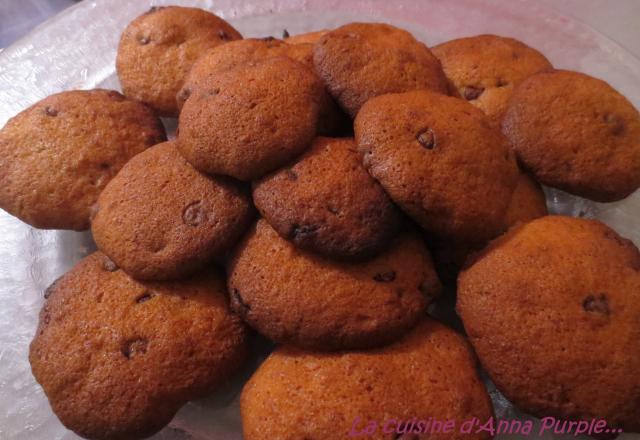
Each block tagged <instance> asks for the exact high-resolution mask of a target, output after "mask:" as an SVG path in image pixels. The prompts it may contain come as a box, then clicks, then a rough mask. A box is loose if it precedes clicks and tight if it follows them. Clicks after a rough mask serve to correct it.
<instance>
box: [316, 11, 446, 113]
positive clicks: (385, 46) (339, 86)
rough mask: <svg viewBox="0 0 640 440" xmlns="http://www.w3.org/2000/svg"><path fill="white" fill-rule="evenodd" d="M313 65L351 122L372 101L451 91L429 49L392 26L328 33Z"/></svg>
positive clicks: (349, 27)
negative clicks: (388, 96) (413, 92)
mask: <svg viewBox="0 0 640 440" xmlns="http://www.w3.org/2000/svg"><path fill="white" fill-rule="evenodd" d="M314 62H315V66H316V71H317V72H318V73H319V74H320V76H321V77H322V79H323V80H324V82H325V84H326V85H327V88H328V90H329V92H330V93H331V95H332V96H333V97H334V98H335V99H336V101H338V103H339V104H340V105H341V106H342V108H343V109H344V110H345V111H346V112H347V113H348V114H349V115H351V117H355V115H356V113H358V110H360V107H362V105H363V104H364V103H365V102H366V101H367V100H368V99H370V98H373V97H374V96H378V95H384V94H386V93H399V92H407V91H409V90H417V89H431V90H433V91H436V92H440V93H444V94H446V93H447V91H448V85H447V79H446V77H445V75H444V73H443V71H442V67H441V66H440V62H439V61H438V59H437V58H436V57H435V56H433V54H432V53H431V51H430V50H429V49H428V48H427V46H425V45H424V44H422V43H421V42H419V41H418V40H416V39H415V38H413V36H412V35H411V34H410V33H409V32H407V31H404V30H402V29H398V28H396V27H393V26H391V25H388V24H382V23H351V24H347V25H344V26H341V27H339V28H337V29H335V30H333V31H331V32H328V33H326V34H325V35H324V36H323V37H322V38H321V39H320V41H318V42H317V43H316V46H315V50H314Z"/></svg>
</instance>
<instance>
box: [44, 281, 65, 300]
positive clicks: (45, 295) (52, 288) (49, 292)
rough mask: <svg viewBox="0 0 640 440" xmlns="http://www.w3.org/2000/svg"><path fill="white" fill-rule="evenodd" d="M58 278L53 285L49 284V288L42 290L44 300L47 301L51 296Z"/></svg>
mask: <svg viewBox="0 0 640 440" xmlns="http://www.w3.org/2000/svg"><path fill="white" fill-rule="evenodd" d="M60 278H62V277H60ZM60 278H58V279H56V280H55V281H54V282H53V283H51V284H50V285H49V287H47V288H46V289H45V290H44V295H43V296H44V299H48V298H49V297H50V296H51V294H52V293H53V291H54V290H55V288H56V285H57V284H58V282H59V281H60Z"/></svg>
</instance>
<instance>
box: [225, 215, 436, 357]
mask: <svg viewBox="0 0 640 440" xmlns="http://www.w3.org/2000/svg"><path fill="white" fill-rule="evenodd" d="M228 277H229V278H228V281H227V285H228V288H229V294H230V297H231V306H232V308H233V309H234V310H235V311H236V313H238V314H239V315H241V316H242V317H243V319H244V320H245V322H247V323H248V324H249V325H250V326H252V327H254V328H255V329H256V330H258V331H259V332H260V333H262V334H263V335H265V336H267V337H268V338H270V339H272V340H274V341H276V342H279V343H287V344H294V345H297V346H302V347H308V348H313V349H318V350H335V349H347V348H362V347H371V346H376V345H382V344H385V343H388V342H391V341H393V340H395V339H397V338H398V337H400V336H401V335H402V334H404V333H406V332H407V331H408V330H409V329H411V328H412V327H413V326H414V325H415V324H416V323H417V322H418V320H419V319H420V318H421V317H422V316H423V315H424V312H425V308H426V306H427V305H428V303H429V302H430V300H431V299H432V298H433V297H435V296H437V295H438V294H439V292H440V282H439V281H438V278H437V277H436V275H435V272H434V270H433V267H432V264H431V258H430V256H429V254H428V252H427V250H426V248H425V247H424V244H423V243H422V240H421V238H420V237H418V236H415V235H405V236H404V237H402V238H401V239H399V240H398V241H397V242H396V243H394V244H393V245H392V246H391V248H390V249H389V250H387V251H386V252H384V253H382V254H381V255H379V256H378V257H376V258H374V259H372V260H369V261H367V262H363V263H338V262H335V261H333V260H327V259H323V258H321V257H318V256H316V255H314V254H310V253H306V252H304V251H302V250H299V249H297V248H296V247H295V246H294V245H293V244H291V243H290V242H289V241H287V240H285V239H283V238H281V237H280V236H279V235H278V234H277V232H276V231H275V230H273V228H271V226H269V224H268V223H266V222H265V221H264V220H260V221H258V223H257V225H256V227H255V229H253V230H252V231H251V232H250V233H249V234H248V235H247V236H246V237H245V239H244V241H243V242H242V243H241V244H240V245H239V246H238V249H237V250H236V253H235V255H234V257H233V258H232V259H231V262H230V264H229V267H228Z"/></svg>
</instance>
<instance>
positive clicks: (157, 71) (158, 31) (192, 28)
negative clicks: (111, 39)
mask: <svg viewBox="0 0 640 440" xmlns="http://www.w3.org/2000/svg"><path fill="white" fill-rule="evenodd" d="M240 38H242V35H240V33H239V32H238V31H236V30H235V29H234V28H233V27H232V26H231V25H230V24H229V23H227V22H226V21H224V20H223V19H221V18H219V17H217V16H216V15H214V14H212V13H211V12H207V11H205V10H203V9H198V8H185V7H181V6H165V7H153V8H151V9H150V10H149V11H148V12H147V13H145V14H142V15H141V16H139V17H138V18H136V19H135V20H133V21H132V22H131V23H129V25H128V26H127V28H126V29H125V30H124V32H123V33H122V36H121V37H120V44H119V45H118V54H117V58H116V70H117V73H118V78H119V79H120V84H121V85H122V90H123V91H124V94H125V95H127V96H129V97H132V98H134V99H137V100H139V101H142V102H144V103H146V104H148V105H150V106H151V107H153V108H154V109H155V110H156V111H157V112H158V113H159V114H161V115H163V116H177V115H178V107H177V104H176V93H178V90H180V87H182V83H183V81H184V79H185V77H186V75H187V73H188V72H189V69H191V66H192V65H193V63H194V62H195V61H196V59H198V57H200V56H201V55H202V54H203V53H204V52H205V51H207V50H208V49H211V48H213V47H216V46H219V45H221V44H223V43H226V42H227V41H232V40H238V39H240Z"/></svg>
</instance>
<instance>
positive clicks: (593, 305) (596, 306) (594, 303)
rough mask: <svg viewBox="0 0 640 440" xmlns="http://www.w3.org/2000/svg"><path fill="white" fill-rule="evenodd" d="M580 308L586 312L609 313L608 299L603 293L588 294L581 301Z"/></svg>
mask: <svg viewBox="0 0 640 440" xmlns="http://www.w3.org/2000/svg"><path fill="white" fill-rule="evenodd" d="M582 308H583V309H584V310H585V311H586V312H593V313H600V314H602V315H609V314H610V313H611V311H610V310H609V301H608V300H607V296H606V295H605V294H604V293H601V294H600V295H589V296H587V297H586V298H585V299H584V301H583V302H582Z"/></svg>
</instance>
